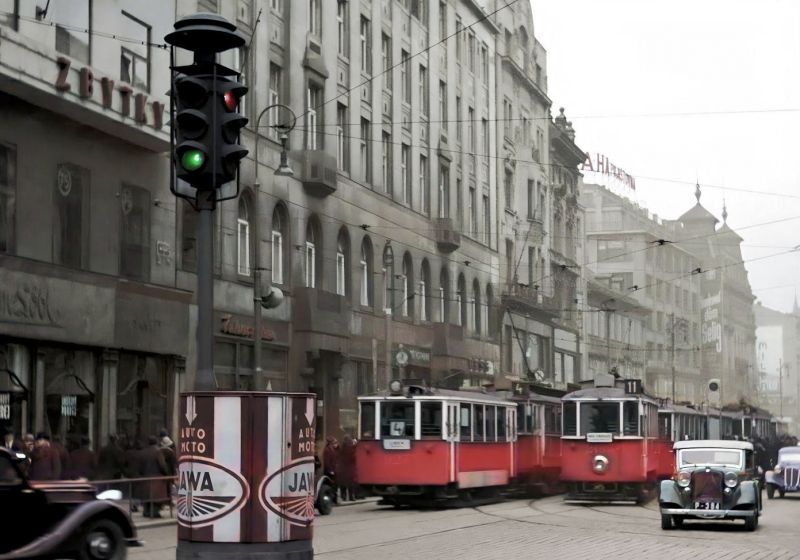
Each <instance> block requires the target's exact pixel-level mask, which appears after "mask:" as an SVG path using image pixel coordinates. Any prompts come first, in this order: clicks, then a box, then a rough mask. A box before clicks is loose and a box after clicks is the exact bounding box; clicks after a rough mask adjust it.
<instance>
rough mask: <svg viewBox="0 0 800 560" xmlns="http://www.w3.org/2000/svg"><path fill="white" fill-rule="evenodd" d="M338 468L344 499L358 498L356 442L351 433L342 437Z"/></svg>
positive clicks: (340, 487)
mask: <svg viewBox="0 0 800 560" xmlns="http://www.w3.org/2000/svg"><path fill="white" fill-rule="evenodd" d="M337 465H338V466H337V468H336V483H337V484H338V486H339V489H340V491H341V494H342V500H343V501H345V502H347V501H352V500H355V499H356V442H355V441H353V438H351V437H350V436H349V435H347V436H344V439H342V447H341V449H340V450H339V456H338V462H337Z"/></svg>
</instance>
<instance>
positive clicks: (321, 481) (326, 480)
mask: <svg viewBox="0 0 800 560" xmlns="http://www.w3.org/2000/svg"><path fill="white" fill-rule="evenodd" d="M323 486H333V482H332V481H331V479H330V477H329V476H326V475H322V476H321V477H319V478H318V479H317V488H316V490H317V494H316V495H317V496H319V491H320V490H322V487H323Z"/></svg>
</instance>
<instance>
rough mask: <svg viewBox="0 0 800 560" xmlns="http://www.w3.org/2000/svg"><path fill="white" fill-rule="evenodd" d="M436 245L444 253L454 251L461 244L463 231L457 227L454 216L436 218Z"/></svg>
mask: <svg viewBox="0 0 800 560" xmlns="http://www.w3.org/2000/svg"><path fill="white" fill-rule="evenodd" d="M434 227H435V229H436V246H437V247H438V248H439V250H440V251H441V252H443V253H452V252H453V251H455V250H456V249H458V248H459V247H460V246H461V232H460V231H458V230H457V229H456V225H455V222H454V220H453V218H436V221H435V222H434Z"/></svg>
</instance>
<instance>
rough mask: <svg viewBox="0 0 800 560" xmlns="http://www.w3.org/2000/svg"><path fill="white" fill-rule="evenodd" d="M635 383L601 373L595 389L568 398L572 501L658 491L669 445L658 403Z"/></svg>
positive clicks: (566, 463) (564, 461) (565, 438)
mask: <svg viewBox="0 0 800 560" xmlns="http://www.w3.org/2000/svg"><path fill="white" fill-rule="evenodd" d="M629 381H630V380H627V381H625V382H623V381H615V379H614V377H613V376H610V375H608V376H598V377H597V378H596V379H595V386H594V387H591V388H586V389H580V390H578V391H574V392H572V393H569V394H567V395H565V396H564V397H563V399H562V406H563V429H562V436H561V481H562V483H563V484H565V486H566V488H567V496H566V500H568V501H602V502H608V501H640V500H642V499H644V498H646V497H647V495H648V492H649V491H651V490H652V489H654V487H655V484H656V480H657V478H658V469H659V458H660V455H661V452H662V448H663V445H661V443H660V442H659V431H658V404H657V403H656V401H655V400H653V399H652V398H650V397H648V396H647V395H645V394H643V393H641V386H640V385H638V387H637V388H635V389H634V390H631V388H630V386H628V382H629ZM623 383H624V384H625V388H623V387H622V386H621V385H623ZM617 385H620V386H617Z"/></svg>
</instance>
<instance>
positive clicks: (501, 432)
mask: <svg viewBox="0 0 800 560" xmlns="http://www.w3.org/2000/svg"><path fill="white" fill-rule="evenodd" d="M506 435H507V432H506V408H505V407H502V406H498V407H497V441H504V440H505V439H506Z"/></svg>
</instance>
